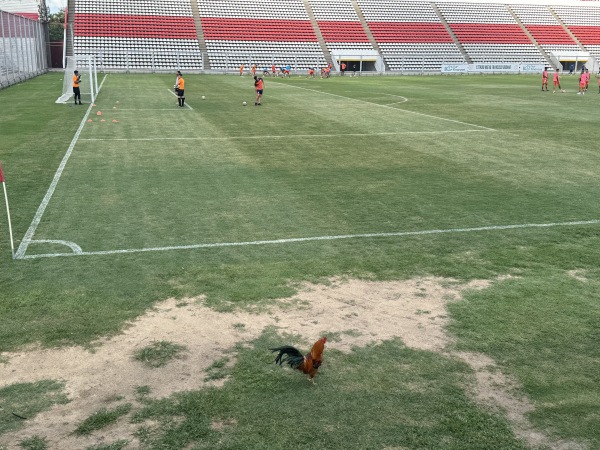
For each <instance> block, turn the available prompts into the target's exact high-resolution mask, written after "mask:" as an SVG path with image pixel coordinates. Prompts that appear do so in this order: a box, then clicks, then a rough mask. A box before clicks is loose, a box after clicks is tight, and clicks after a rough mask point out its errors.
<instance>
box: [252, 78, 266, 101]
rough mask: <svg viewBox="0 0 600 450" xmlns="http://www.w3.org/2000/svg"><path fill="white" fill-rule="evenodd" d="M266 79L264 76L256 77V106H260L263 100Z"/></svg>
mask: <svg viewBox="0 0 600 450" xmlns="http://www.w3.org/2000/svg"><path fill="white" fill-rule="evenodd" d="M264 84H265V83H264V81H263V79H262V78H259V77H256V76H255V77H254V88H255V89H256V101H255V102H254V106H260V101H261V100H262V94H263V87H264Z"/></svg>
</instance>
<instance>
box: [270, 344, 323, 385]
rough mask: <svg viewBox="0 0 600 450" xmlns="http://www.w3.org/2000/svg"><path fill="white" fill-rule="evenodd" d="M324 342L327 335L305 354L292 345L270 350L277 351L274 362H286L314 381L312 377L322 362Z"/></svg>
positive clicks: (280, 363)
mask: <svg viewBox="0 0 600 450" xmlns="http://www.w3.org/2000/svg"><path fill="white" fill-rule="evenodd" d="M325 342H327V337H325V336H323V337H322V338H321V339H319V340H318V341H317V342H315V343H314V345H313V346H312V349H311V351H310V353H307V354H306V355H302V352H300V350H298V349H297V348H295V347H292V346H291V345H284V346H282V347H276V348H271V349H270V350H271V351H272V352H279V354H278V355H277V357H276V358H275V364H279V365H280V366H282V365H283V363H287V364H289V366H290V367H291V368H292V369H298V370H299V371H301V372H303V373H305V374H307V375H308V379H309V380H310V382H311V383H314V382H315V381H314V380H313V378H314V377H315V375H316V374H317V371H318V370H319V367H321V364H322V363H323V350H324V349H325Z"/></svg>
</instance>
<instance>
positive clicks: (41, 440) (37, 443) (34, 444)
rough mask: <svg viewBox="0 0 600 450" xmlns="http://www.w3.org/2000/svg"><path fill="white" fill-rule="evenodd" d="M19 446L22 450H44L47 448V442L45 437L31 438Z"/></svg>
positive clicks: (24, 440)
mask: <svg viewBox="0 0 600 450" xmlns="http://www.w3.org/2000/svg"><path fill="white" fill-rule="evenodd" d="M19 446H20V447H21V448H22V449H23V450H46V449H47V448H48V442H47V441H46V438H45V437H41V436H32V437H30V438H27V439H23V440H22V441H21V442H20V443H19Z"/></svg>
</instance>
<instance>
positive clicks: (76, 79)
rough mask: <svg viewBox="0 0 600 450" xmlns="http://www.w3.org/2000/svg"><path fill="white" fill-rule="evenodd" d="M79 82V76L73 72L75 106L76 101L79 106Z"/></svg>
mask: <svg viewBox="0 0 600 450" xmlns="http://www.w3.org/2000/svg"><path fill="white" fill-rule="evenodd" d="M80 82H81V75H79V72H78V71H77V70H76V71H75V72H73V95H74V96H75V104H77V100H79V104H80V105H81V91H80V90H79V83H80Z"/></svg>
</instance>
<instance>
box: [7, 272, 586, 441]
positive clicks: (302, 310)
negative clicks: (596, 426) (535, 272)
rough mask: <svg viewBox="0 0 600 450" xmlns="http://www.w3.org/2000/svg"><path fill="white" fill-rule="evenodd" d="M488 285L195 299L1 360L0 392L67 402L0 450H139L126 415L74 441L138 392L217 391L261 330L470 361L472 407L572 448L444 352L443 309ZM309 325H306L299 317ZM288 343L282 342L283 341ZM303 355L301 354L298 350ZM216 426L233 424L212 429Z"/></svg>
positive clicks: (503, 390)
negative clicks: (83, 339)
mask: <svg viewBox="0 0 600 450" xmlns="http://www.w3.org/2000/svg"><path fill="white" fill-rule="evenodd" d="M488 285H489V282H488V281H474V282H471V283H468V284H459V283H457V282H454V281H452V280H448V279H441V278H421V279H415V280H408V281H397V282H369V281H357V280H332V281H331V282H330V283H329V284H327V285H306V286H303V287H302V289H301V290H300V291H299V293H298V294H297V295H295V296H294V297H292V298H289V299H283V300H281V302H279V306H277V307H273V308H272V309H271V310H270V311H268V312H265V311H260V312H257V313H252V312H233V313H230V312H228V313H222V312H216V311H214V310H212V309H209V308H207V307H206V306H204V304H203V301H202V299H185V300H184V301H182V300H181V299H179V300H175V299H171V300H167V301H165V302H163V303H160V304H159V305H157V306H156V307H155V308H154V309H153V310H151V311H149V312H148V313H147V314H146V315H144V316H143V317H140V318H139V319H138V320H136V321H135V322H133V323H132V324H130V326H128V327H127V328H126V329H125V330H124V331H123V333H122V334H121V335H119V336H116V337H114V338H112V339H106V340H103V341H102V342H98V343H97V344H98V345H97V346H96V347H95V350H94V351H93V352H91V351H89V350H86V349H84V348H81V347H71V348H63V349H56V350H35V351H27V352H22V353H6V354H3V355H1V356H2V357H3V358H8V363H7V364H3V365H0V388H1V387H3V386H8V385H11V384H14V383H24V382H35V381H39V380H48V379H54V380H63V381H64V382H65V383H66V384H65V386H66V391H67V392H66V393H67V395H68V397H69V399H70V400H71V401H70V403H69V404H66V405H57V406H55V407H53V408H52V409H51V410H49V411H46V412H44V413H41V414H38V415H37V416H36V417H35V418H34V419H32V420H29V421H28V422H27V424H26V427H25V428H24V429H22V430H20V431H18V432H12V433H7V434H5V435H3V436H0V449H2V445H4V446H6V447H5V448H7V449H8V448H10V449H13V448H18V442H20V441H21V440H23V439H25V438H28V437H30V436H33V435H38V436H44V437H45V438H46V439H47V443H48V448H49V449H65V448H73V449H77V448H86V447H89V446H92V445H99V444H109V443H111V442H115V441H117V440H119V439H128V440H129V444H128V445H127V447H125V448H128V449H133V448H137V446H138V442H137V440H136V439H135V438H132V436H133V435H134V432H135V431H136V430H137V428H138V427H139V424H131V423H129V420H128V418H127V417H121V418H120V419H119V420H118V421H117V422H116V423H114V424H111V425H109V426H107V427H106V428H102V429H101V430H98V431H97V432H95V433H94V434H93V435H90V436H76V435H75V434H74V431H75V430H76V429H77V427H78V425H79V424H81V423H83V422H84V421H85V420H86V419H87V418H89V417H90V416H92V415H93V414H94V413H96V412H97V411H98V410H101V409H103V408H105V409H114V408H116V407H118V405H119V404H123V403H132V404H133V405H136V404H139V402H138V400H139V395H140V394H139V392H140V390H141V387H143V389H142V390H143V391H144V394H145V395H149V396H150V397H153V398H162V397H166V396H169V395H171V394H173V393H174V392H180V391H186V390H194V389H200V388H202V387H204V386H219V385H222V384H223V383H224V382H225V379H224V378H220V377H218V376H216V377H214V376H207V370H208V369H211V368H212V369H214V365H215V362H217V361H223V357H224V355H228V356H230V358H229V359H228V360H227V364H233V363H234V354H233V353H231V350H232V349H233V348H234V346H235V345H236V344H237V343H240V342H242V343H243V342H248V341H251V340H252V339H254V338H256V337H258V336H259V335H260V334H261V333H262V332H263V331H264V329H265V328H266V327H269V326H275V327H278V328H280V329H281V330H282V332H286V333H292V334H297V335H299V336H300V337H301V338H302V339H304V340H305V341H306V344H307V345H310V344H311V343H312V342H313V341H314V340H315V339H316V338H317V337H319V336H322V335H323V334H325V333H327V334H328V336H329V338H330V339H329V342H328V347H329V348H335V349H338V350H340V351H343V352H349V351H351V349H352V348H353V347H362V346H365V345H367V344H370V343H373V342H381V341H384V340H388V339H393V338H397V337H400V338H401V339H402V340H403V341H404V342H405V343H406V345H407V346H409V347H413V348H416V349H421V350H427V351H435V352H441V353H444V354H446V355H450V356H452V357H457V358H460V359H461V360H463V361H464V362H466V363H467V364H469V366H471V367H472V368H473V370H474V372H475V374H476V384H475V385H474V386H473V388H472V391H473V392H472V394H473V398H474V399H476V400H477V401H478V402H480V403H482V404H484V405H486V407H493V408H496V409H500V410H502V411H503V412H504V414H506V416H507V417H508V418H509V420H511V422H512V423H513V424H514V428H515V432H516V433H517V434H518V435H519V436H521V437H522V438H523V439H525V440H526V441H528V442H529V443H530V444H532V445H545V446H548V447H550V448H555V449H567V448H571V449H574V448H580V447H578V446H575V444H572V443H563V442H555V441H552V440H550V439H549V438H548V437H546V436H544V435H542V434H541V433H539V432H536V431H535V430H534V429H533V427H532V426H531V425H530V424H529V422H528V421H527V418H526V414H527V413H528V412H530V411H531V410H532V406H531V404H530V403H529V402H528V401H527V399H524V398H521V397H520V396H519V395H518V394H515V392H517V391H518V386H517V385H516V383H514V382H512V381H510V380H509V379H508V378H507V377H506V376H504V375H503V374H501V373H500V371H499V370H498V369H497V368H496V367H495V365H494V362H493V361H491V360H489V359H488V358H486V357H485V356H484V355H478V354H472V353H448V352H449V351H448V348H449V347H450V344H451V343H452V339H451V337H450V336H449V335H448V334H447V333H446V331H445V327H446V325H447V323H448V320H449V319H448V313H447V310H446V305H447V303H448V302H452V301H458V300H460V298H461V295H462V293H463V292H464V291H465V290H466V289H483V288H486V287H487V286H488ZM307 317H310V318H311V320H309V321H307V320H306V318H307ZM159 340H160V341H168V342H172V343H174V344H177V345H181V346H184V347H185V348H186V349H187V351H186V352H184V353H183V355H182V357H181V358H175V359H172V360H170V361H169V362H168V363H167V364H166V365H165V367H158V368H149V367H147V366H146V365H144V364H143V363H141V362H140V361H137V360H135V358H134V355H135V354H136V352H139V350H140V349H143V348H145V347H147V346H148V345H150V344H151V343H152V342H154V341H159ZM285 343H286V344H287V343H290V342H285ZM303 348H304V347H303ZM213 426H214V427H216V428H219V427H227V426H235V423H216V422H215V423H214V424H213Z"/></svg>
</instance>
